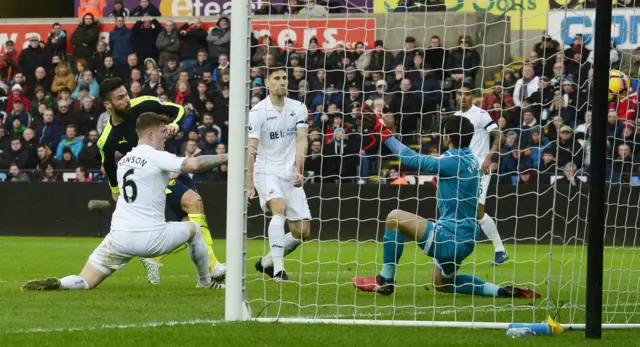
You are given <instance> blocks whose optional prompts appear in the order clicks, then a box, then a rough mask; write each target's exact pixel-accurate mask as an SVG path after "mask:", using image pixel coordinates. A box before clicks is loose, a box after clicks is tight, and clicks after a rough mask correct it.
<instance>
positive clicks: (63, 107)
mask: <svg viewBox="0 0 640 347" xmlns="http://www.w3.org/2000/svg"><path fill="white" fill-rule="evenodd" d="M57 111H58V112H57V113H55V114H54V118H53V119H54V121H55V122H57V123H58V124H60V126H62V127H63V129H66V126H67V124H71V122H70V121H69V120H71V119H72V118H73V117H71V101H70V100H65V99H59V100H58V108H57Z"/></svg>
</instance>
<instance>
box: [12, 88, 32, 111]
mask: <svg viewBox="0 0 640 347" xmlns="http://www.w3.org/2000/svg"><path fill="white" fill-rule="evenodd" d="M16 102H21V103H22V104H23V106H24V107H25V108H26V110H27V111H28V110H29V109H28V107H29V106H30V101H29V98H27V97H26V96H25V95H24V93H23V88H22V87H21V86H20V85H19V84H15V85H13V87H11V95H9V98H8V99H7V113H12V112H13V109H14V105H15V103H16Z"/></svg>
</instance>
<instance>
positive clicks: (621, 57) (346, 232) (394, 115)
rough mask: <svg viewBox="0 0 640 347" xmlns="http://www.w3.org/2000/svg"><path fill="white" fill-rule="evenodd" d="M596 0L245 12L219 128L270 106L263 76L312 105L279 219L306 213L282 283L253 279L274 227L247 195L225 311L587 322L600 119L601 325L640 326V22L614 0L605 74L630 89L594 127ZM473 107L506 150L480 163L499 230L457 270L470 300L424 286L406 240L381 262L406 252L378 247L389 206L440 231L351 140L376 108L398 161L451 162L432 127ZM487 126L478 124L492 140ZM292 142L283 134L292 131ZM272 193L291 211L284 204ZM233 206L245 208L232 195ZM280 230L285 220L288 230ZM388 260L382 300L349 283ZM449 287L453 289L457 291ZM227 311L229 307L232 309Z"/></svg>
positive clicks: (397, 167) (416, 190)
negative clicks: (303, 232) (603, 145)
mask: <svg viewBox="0 0 640 347" xmlns="http://www.w3.org/2000/svg"><path fill="white" fill-rule="evenodd" d="M238 3H239V2H238ZM521 3H522V5H523V7H522V6H520V4H521ZM593 3H594V1H575V2H562V4H558V3H556V2H555V1H548V2H547V1H524V2H512V1H507V2H506V5H507V7H508V8H505V2H501V1H488V0H487V1H484V0H483V1H475V2H468V3H467V2H466V1H465V2H461V1H448V0H447V1H438V0H435V1H432V0H428V1H426V2H425V1H404V0H403V1H400V2H399V3H398V2H397V1H394V0H392V1H383V0H374V1H341V0H336V1H329V2H324V1H319V2H315V1H313V0H309V1H307V2H304V1H302V0H297V1H289V3H288V4H285V5H281V4H272V5H269V4H264V6H263V4H254V10H256V9H257V10H256V11H258V12H257V13H256V14H251V15H250V16H249V18H250V20H249V21H250V22H251V29H252V30H251V31H249V33H248V34H250V35H251V37H250V39H249V36H247V41H248V43H247V46H248V51H246V50H244V51H243V50H239V49H240V48H238V47H241V45H243V44H244V41H243V40H244V39H245V38H244V37H242V36H239V35H236V34H235V33H234V32H233V30H234V29H236V30H237V28H239V25H238V23H233V20H237V19H236V18H238V16H239V15H235V16H234V17H233V18H232V25H233V27H232V37H233V39H232V51H231V59H230V60H231V65H232V66H233V68H232V69H231V84H232V87H231V88H232V94H231V98H232V106H231V107H232V114H234V116H232V117H231V118H233V117H236V116H239V114H241V113H233V107H235V110H236V111H238V110H242V112H244V113H245V114H247V113H248V110H249V108H250V107H252V106H253V105H256V104H257V103H258V102H260V101H262V100H263V99H265V97H267V91H266V87H267V86H268V85H269V79H268V77H267V75H266V71H267V68H266V67H267V66H270V65H272V64H283V65H285V66H286V67H287V76H288V82H287V83H288V91H289V92H288V97H289V98H292V99H295V100H299V101H300V102H301V103H302V104H304V107H305V108H306V109H307V110H308V112H307V114H308V117H307V119H306V122H307V124H308V129H309V135H308V140H307V141H308V151H307V153H305V155H306V157H305V165H304V186H303V188H304V192H305V194H306V201H304V200H296V199H294V198H291V199H290V201H285V203H286V204H291V205H294V204H295V206H289V205H287V207H290V208H288V209H287V213H289V212H292V213H294V214H295V213H300V210H301V209H303V205H305V204H308V206H309V209H310V214H311V221H310V237H309V238H308V239H307V240H306V241H305V242H303V243H302V244H301V245H300V246H298V247H297V249H295V250H293V251H292V252H291V253H290V254H288V255H286V256H285V263H284V268H285V269H286V272H287V274H288V276H289V278H290V279H291V283H282V284H281V283H274V282H273V281H271V278H270V276H269V275H268V274H265V273H262V272H260V271H257V270H256V263H260V266H263V265H264V266H267V265H271V264H272V263H269V261H267V262H266V263H265V262H261V261H260V259H261V258H262V257H265V256H266V255H267V254H269V252H270V243H269V241H268V237H269V234H270V233H271V231H270V229H271V228H275V227H274V225H273V224H274V222H273V221H274V218H272V214H271V213H265V212H264V211H263V210H262V209H261V208H260V202H259V200H260V199H258V198H256V199H254V200H252V201H251V205H250V206H249V207H248V208H247V209H246V211H245V212H246V214H245V218H246V220H245V221H244V222H240V221H235V222H234V223H233V224H230V225H232V226H234V227H237V228H242V229H243V230H246V235H244V236H245V237H246V239H245V240H243V241H242V242H243V244H244V246H243V247H244V250H245V252H244V254H243V258H242V259H243V261H244V263H243V264H244V271H245V273H244V274H243V280H244V282H240V281H239V277H238V276H236V275H237V274H235V273H233V272H234V271H240V270H242V266H240V265H238V266H234V265H233V264H229V265H230V268H229V273H230V276H231V277H230V281H236V280H238V281H236V282H235V284H230V286H229V287H228V288H229V289H228V290H230V289H237V290H240V289H242V291H243V293H244V291H245V290H246V298H245V297H244V296H240V295H239V294H237V293H232V294H229V293H228V294H227V300H239V299H245V300H246V301H247V302H248V303H249V305H250V307H251V318H260V319H277V320H281V321H287V320H293V321H325V320H332V321H333V320H335V321H354V320H355V321H356V322H369V323H371V322H372V321H375V322H374V323H376V322H377V323H384V324H391V323H393V324H449V325H454V326H455V325H458V326H471V325H473V326H487V327H502V326H504V324H503V323H509V322H518V323H534V322H541V321H543V320H545V319H546V318H547V316H549V315H550V316H552V317H555V318H557V319H558V320H559V321H560V322H561V323H562V324H566V325H573V326H575V327H581V326H582V325H581V324H583V323H584V322H585V286H586V260H587V256H586V254H587V252H586V249H587V241H586V240H587V223H586V221H587V217H588V213H587V211H588V205H589V188H588V187H589V180H590V177H589V166H590V153H591V150H592V148H591V130H590V124H591V120H592V119H593V118H594V117H608V121H609V124H608V128H607V134H608V141H607V142H608V147H607V160H608V164H607V168H608V169H607V181H608V182H609V183H608V187H607V202H606V206H607V208H606V210H605V211H602V213H603V214H605V215H606V230H605V254H604V256H605V274H604V283H603V291H604V300H603V303H604V304H603V307H602V310H603V313H604V316H603V317H604V323H608V324H623V325H627V326H632V324H638V323H640V318H639V316H638V314H636V311H637V310H638V308H639V301H638V300H639V299H640V296H639V294H638V293H639V292H640V253H639V252H640V251H639V250H638V244H637V241H636V239H637V235H638V228H639V227H640V223H639V218H640V213H639V210H640V202H639V201H640V187H638V186H639V185H640V164H639V163H640V147H636V146H638V145H639V144H640V141H638V140H639V139H640V131H638V130H637V129H639V128H640V127H638V126H637V123H636V122H637V97H636V94H635V90H636V88H637V85H638V83H637V82H638V74H639V68H640V43H639V42H638V37H639V36H638V32H637V23H638V20H637V19H638V18H640V17H639V14H640V12H638V11H636V9H635V8H633V7H625V6H624V5H623V4H622V3H624V2H623V1H619V2H618V3H619V4H618V5H617V6H616V7H615V9H614V18H613V20H612V23H613V32H612V36H613V38H614V41H613V44H612V48H611V64H612V69H615V70H618V71H621V72H623V73H625V74H626V75H627V76H628V78H629V82H630V85H629V87H628V91H627V92H626V95H621V97H620V98H619V100H618V101H617V102H612V103H611V110H610V112H609V114H608V115H595V114H592V111H591V107H592V103H593V98H592V93H593V90H594V88H596V86H593V85H592V83H591V80H592V71H591V65H592V63H593V53H592V51H593V45H592V41H593V30H594V18H595V10H594V9H593V8H592V6H591V5H593ZM235 4H236V2H234V12H235V11H236V9H237V8H238V7H235ZM246 5H247V6H248V4H246ZM590 7H591V8H590ZM240 12H241V11H239V13H240ZM245 24H246V25H248V23H246V22H245ZM240 32H241V31H240ZM233 40H236V42H237V41H241V43H240V44H238V43H234V42H233ZM234 47H235V49H236V50H235V51H234ZM236 53H243V54H242V55H238V54H236ZM241 69H245V70H246V71H244V72H240V70H241ZM238 76H240V77H238ZM234 83H235V86H236V88H235V89H234ZM462 83H470V84H471V85H472V86H473V89H472V90H471V91H470V93H471V94H469V93H458V92H459V89H458V86H460V85H461V84H462ZM240 84H241V85H242V87H237V86H238V85H240ZM601 87H603V86H598V87H597V88H601ZM242 88H244V94H241V93H242ZM469 95H471V97H470V99H471V101H472V102H473V103H474V104H475V107H478V108H481V109H484V110H485V111H487V112H488V117H490V118H491V119H490V121H491V123H490V124H495V128H497V129H498V131H499V132H500V133H501V135H502V138H503V139H504V141H505V142H504V143H503V144H502V145H499V146H498V148H499V151H498V152H499V153H496V154H492V155H490V156H489V159H488V162H490V163H491V164H490V168H491V174H490V175H489V176H490V184H489V188H488V191H487V192H486V195H487V199H486V202H485V206H484V211H485V212H486V214H487V215H488V216H490V218H492V219H493V221H495V224H496V227H497V230H498V232H499V235H500V239H501V240H502V243H503V244H504V253H500V252H501V251H502V249H501V247H502V246H501V245H500V244H499V242H498V243H495V242H492V241H491V240H489V239H487V237H486V236H485V233H484V232H483V231H485V229H486V228H489V229H490V228H491V227H490V226H487V224H488V225H490V224H491V223H490V222H489V223H480V226H481V229H482V231H479V232H478V239H477V244H476V245H475V249H473V252H470V254H469V255H468V256H466V257H461V259H459V262H460V264H458V265H460V267H459V269H458V271H457V273H458V274H466V275H469V276H473V277H475V278H476V282H474V283H475V285H476V289H475V293H474V294H475V295H469V294H468V293H466V292H465V291H464V290H463V289H462V288H457V289H455V290H451V292H446V291H438V290H436V288H434V285H433V282H432V275H433V274H434V273H436V274H437V273H440V269H436V268H435V267H434V262H433V259H432V258H431V257H430V256H427V255H426V254H425V252H424V251H423V249H422V247H424V245H425V243H424V242H422V243H420V241H425V240H418V242H416V240H410V239H408V238H406V242H405V243H404V247H403V254H402V256H401V257H399V256H398V255H397V254H398V252H399V247H398V246H397V245H396V246H395V247H393V248H392V249H393V250H394V254H393V255H389V254H386V255H385V247H387V249H386V252H387V253H388V252H389V248H388V246H385V244H387V243H396V242H397V240H400V239H401V238H397V237H395V236H392V237H391V238H390V237H389V236H390V235H393V234H394V233H395V231H393V230H392V231H393V232H392V233H390V232H389V230H386V231H385V227H389V225H390V223H388V222H387V223H386V224H385V222H386V221H387V216H389V214H390V213H392V211H394V210H402V211H405V212H407V213H410V214H412V215H413V214H415V215H419V216H420V217H422V218H424V219H429V220H433V221H435V220H436V219H437V218H438V210H437V203H438V200H437V198H436V194H437V191H436V184H437V177H436V175H434V174H433V173H422V172H418V171H417V170H415V169H412V168H410V167H408V166H407V165H405V164H403V163H402V162H401V161H400V159H399V157H398V156H396V155H395V154H393V153H392V152H391V151H390V150H389V148H387V146H386V145H385V144H384V143H382V141H381V139H380V137H379V136H376V135H373V134H371V133H369V132H368V131H367V130H366V129H363V127H362V126H361V124H360V118H359V117H360V113H361V108H362V107H363V105H365V104H370V105H372V107H373V108H375V109H376V110H379V112H380V113H381V114H383V119H384V120H385V122H386V124H387V125H388V126H389V128H390V129H391V130H392V131H393V132H394V133H395V134H396V138H397V139H398V140H399V141H401V142H402V143H403V144H404V145H406V146H407V147H408V148H410V149H411V150H414V151H415V152H418V153H420V154H424V155H441V154H442V153H444V152H445V151H446V150H447V148H445V146H444V144H443V141H442V140H443V136H442V125H443V120H444V119H446V118H447V117H454V112H456V111H458V110H459V109H460V107H461V106H460V103H459V101H460V99H462V98H466V97H469ZM234 100H235V101H234ZM234 105H235V106H234ZM285 113H286V112H285ZM283 117H288V113H287V115H284V116H283ZM470 117H471V116H470ZM246 121H248V118H247V120H246ZM231 122H232V123H233V122H234V120H233V119H232V120H231ZM236 122H240V121H239V120H236ZM236 124H237V123H236ZM244 124H246V123H244ZM244 124H243V125H244ZM230 126H231V127H232V128H233V129H235V130H236V131H237V130H238V129H244V128H239V127H237V126H236V127H234V125H233V124H231V125H230ZM493 127H494V126H489V124H487V129H489V130H490V129H491V128H493ZM233 129H231V130H230V133H231V134H232V136H233V134H234V130H233ZM282 130H283V131H286V130H287V129H282ZM237 134H239V133H238V132H236V135H237ZM243 134H244V135H243V136H246V132H245V131H243ZM476 134H477V133H476ZM288 135H290V136H295V131H293V132H292V133H289V134H288ZM283 136H284V135H283ZM230 141H231V146H230V152H231V153H232V155H233V153H236V154H238V156H235V155H233V156H232V158H231V159H230V161H235V164H234V163H230V164H231V165H232V166H233V167H235V168H238V166H239V164H237V163H238V162H241V160H240V154H241V153H242V154H243V153H244V149H242V150H240V149H239V148H235V151H234V148H233V147H234V143H235V144H236V145H237V146H239V147H243V146H242V144H244V143H245V142H242V141H244V140H241V139H233V138H231V139H230ZM234 141H235V142H234ZM260 145H263V146H264V145H265V144H264V143H263V142H261V144H260ZM260 145H259V146H260ZM282 155H284V154H282ZM266 159H267V160H268V159H269V158H266ZM480 164H481V165H482V164H483V163H480ZM234 172H235V173H236V174H237V173H239V172H240V171H233V170H232V168H231V167H230V175H229V177H230V181H229V194H230V195H231V194H233V192H236V193H237V192H239V185H242V187H243V188H242V190H244V187H245V186H244V179H241V177H242V175H240V176H238V175H235V177H233V178H231V177H232V176H234V175H233V173H234ZM244 173H245V176H244V177H245V178H246V173H247V172H246V171H244ZM283 184H284V183H283ZM282 189H285V190H286V188H282ZM263 190H264V189H263ZM262 193H263V194H273V191H269V192H267V191H266V190H264V191H263V192H262ZM275 193H279V192H275ZM259 194H260V191H258V195H259ZM282 194H283V196H284V197H285V200H286V199H289V198H290V197H291V196H292V195H290V194H291V193H290V192H287V191H285V192H283V193H282ZM232 200H233V199H232ZM264 200H267V198H264ZM229 206H230V207H229V208H230V209H231V205H229ZM233 206H236V207H238V208H243V207H244V205H240V204H239V203H237V200H236V204H235V205H233ZM234 211H235V212H230V213H229V215H228V216H229V218H235V219H239V214H233V213H237V212H241V211H242V210H240V211H238V210H237V209H236V210H234ZM440 213H442V211H440ZM417 221H418V220H417V219H415V222H417ZM243 223H245V224H243ZM299 224H300V222H298V226H297V227H295V228H293V229H294V230H293V231H294V234H295V233H296V231H297V230H299V228H300V227H299ZM408 225H424V224H420V223H413V224H411V223H409V224H408ZM291 230H292V228H291V224H289V225H287V226H286V232H289V231H291ZM422 231H423V230H416V231H414V232H418V233H420V235H422V234H421V233H422ZM234 233H236V231H235V230H233V231H230V234H234ZM434 233H435V232H434ZM236 235H240V234H237V233H236ZM238 237H239V236H238ZM425 237H426V236H425ZM436 239H437V237H436ZM228 242H229V243H228V245H233V247H234V248H233V249H228V252H227V256H228V262H229V259H235V260H238V259H240V258H239V256H238V255H237V254H236V255H231V252H234V251H237V250H238V247H239V246H240V242H238V239H237V238H235V239H234V240H232V241H228ZM431 242H432V241H431V240H429V243H431ZM436 242H437V241H436ZM456 242H459V241H456ZM289 246H291V245H289ZM289 246H287V244H285V253H288V251H289V250H290V249H291V248H293V247H292V246H291V247H289ZM287 247H289V248H287ZM496 251H498V254H497V253H496ZM636 256H638V258H636ZM229 257H233V258H229ZM396 258H399V261H398V262H397V266H395V274H394V275H392V277H393V278H392V279H393V280H395V287H394V289H395V290H394V291H393V293H391V294H390V295H380V294H378V293H372V292H364V291H360V290H357V289H356V288H355V287H354V284H353V282H352V279H353V278H363V277H374V276H377V275H380V274H381V271H383V265H384V263H385V262H388V261H389V259H394V261H395V259H396ZM462 258H464V259H462ZM494 262H498V263H500V264H499V265H495V264H494ZM265 264H267V265H265ZM385 266H386V265H385ZM448 268H449V269H451V267H450V266H449V267H448ZM384 271H387V270H384ZM386 273H387V274H388V271H387V272H386ZM391 273H392V274H393V272H391ZM483 282H486V283H485V284H482V283H483ZM239 283H242V287H240V284H239ZM454 284H460V287H463V285H462V282H458V279H456V280H454ZM491 284H495V285H496V286H497V287H492V286H491ZM508 286H515V287H520V288H531V289H535V291H536V292H537V293H539V294H540V297H539V298H518V297H504V296H506V295H502V294H504V290H503V289H497V291H496V289H495V288H498V287H500V288H504V287H508ZM387 294H389V293H387ZM230 298H231V299H230ZM230 307H236V308H237V307H238V306H233V305H231V306H229V302H227V308H228V309H229V308H230ZM434 322H435V323H434Z"/></svg>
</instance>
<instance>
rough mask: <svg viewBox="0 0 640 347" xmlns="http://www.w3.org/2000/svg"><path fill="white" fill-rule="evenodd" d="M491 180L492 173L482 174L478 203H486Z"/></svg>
mask: <svg viewBox="0 0 640 347" xmlns="http://www.w3.org/2000/svg"><path fill="white" fill-rule="evenodd" d="M489 182H491V176H490V175H482V179H481V180H480V197H478V204H481V205H484V202H485V201H487V190H489Z"/></svg>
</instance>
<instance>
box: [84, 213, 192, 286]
mask: <svg viewBox="0 0 640 347" xmlns="http://www.w3.org/2000/svg"><path fill="white" fill-rule="evenodd" d="M189 235H190V232H189V227H188V226H187V224H186V223H183V222H170V223H167V226H166V228H164V229H162V230H158V231H145V232H128V231H111V232H110V233H109V234H107V236H106V237H105V238H104V240H102V242H101V243H100V245H98V247H97V248H96V249H95V250H94V251H93V253H91V255H90V256H89V262H90V263H91V264H92V265H93V266H95V267H96V268H98V269H99V270H101V271H103V272H109V273H110V272H112V271H114V270H120V269H121V268H122V267H123V266H125V265H127V263H128V262H129V260H131V258H133V257H143V258H152V257H157V256H159V255H163V254H167V253H171V252H172V251H173V250H174V249H176V248H178V247H179V246H180V245H182V244H184V243H186V242H187V241H189Z"/></svg>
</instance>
